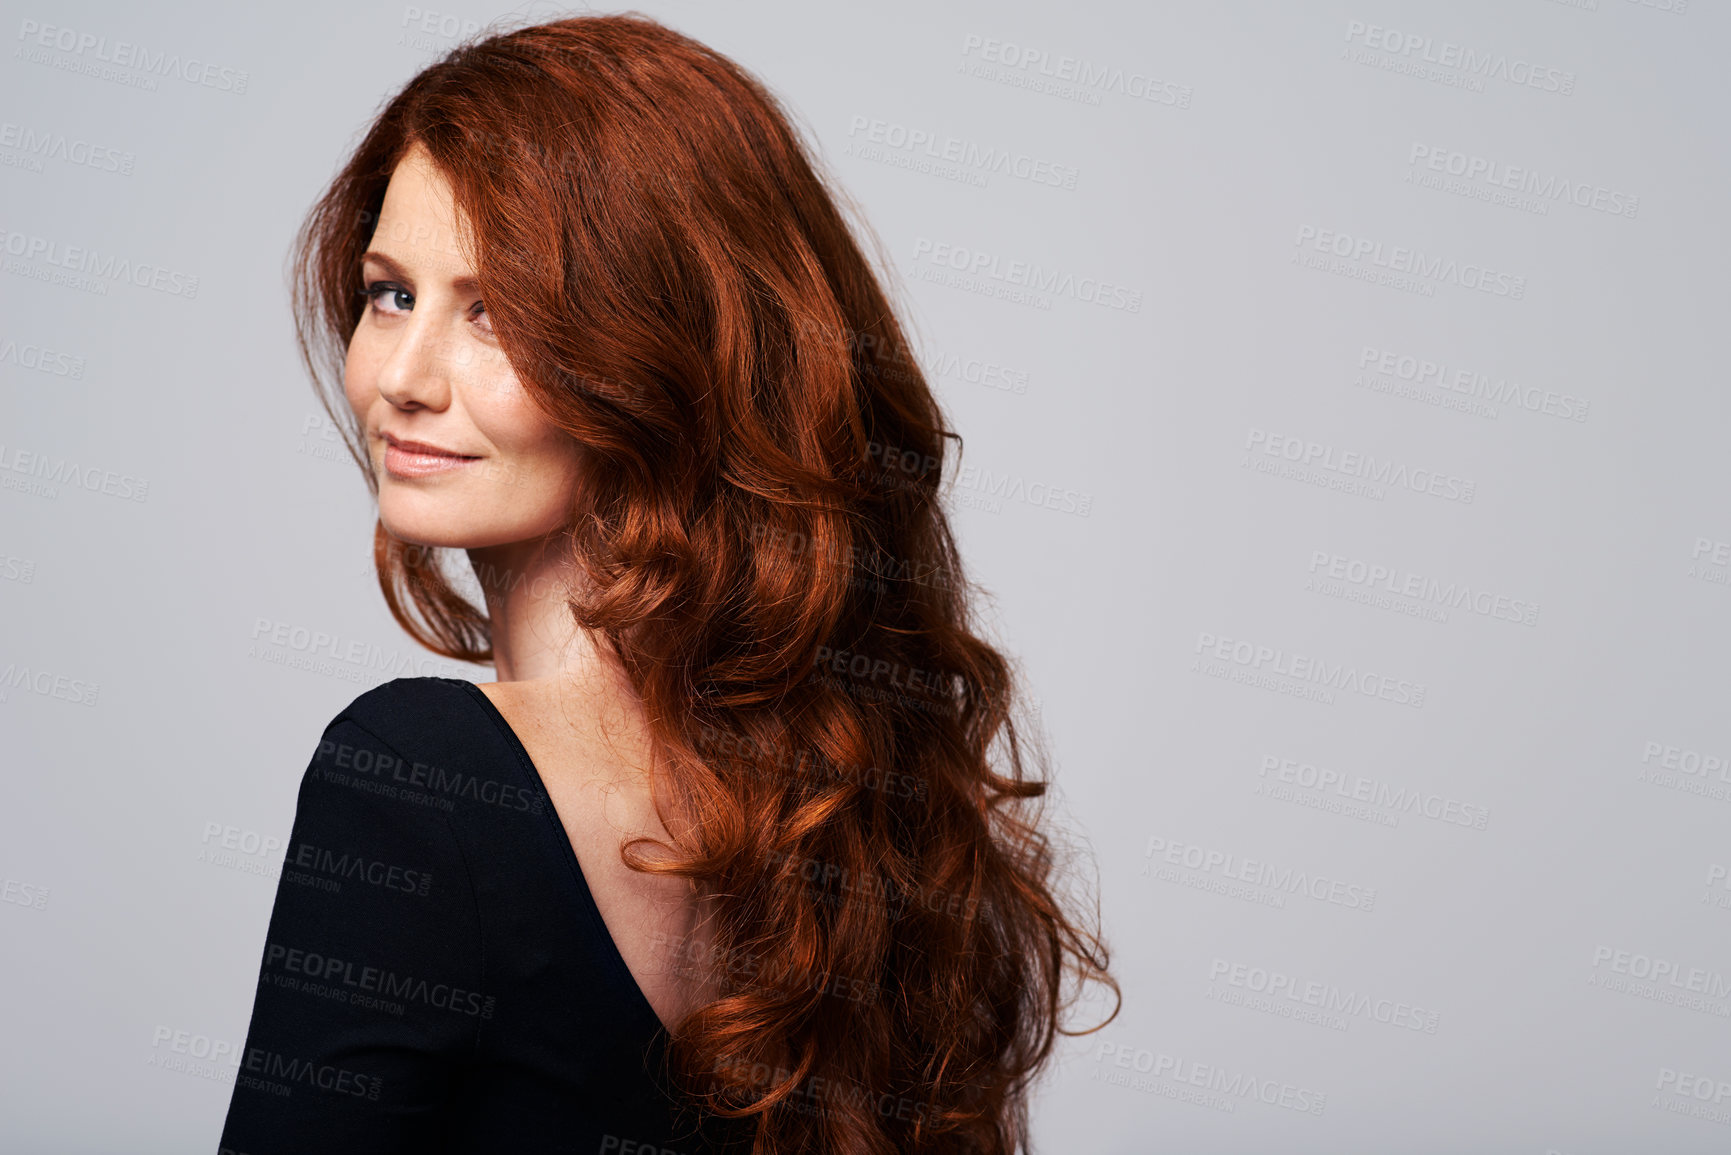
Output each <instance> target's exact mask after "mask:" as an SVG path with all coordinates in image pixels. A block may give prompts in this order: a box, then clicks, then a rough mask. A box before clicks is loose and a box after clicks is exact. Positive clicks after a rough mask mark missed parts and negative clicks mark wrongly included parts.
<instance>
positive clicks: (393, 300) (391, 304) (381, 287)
mask: <svg viewBox="0 0 1731 1155" xmlns="http://www.w3.org/2000/svg"><path fill="white" fill-rule="evenodd" d="M361 295H362V296H364V297H366V298H367V300H368V301H370V302H372V306H373V308H374V309H377V310H378V311H379V312H381V313H387V314H389V313H397V312H399V311H400V312H404V313H407V312H408V311H409V310H411V309H413V308H414V307H415V297H414V294H413V293H410V292H409V291H408V290H407V289H405V288H403V287H402V286H401V285H394V284H392V283H391V282H389V281H374V282H373V283H372V284H370V285H368V286H367V287H366V288H365V289H362V290H361ZM381 301H382V302H386V303H385V304H381V303H380V302H381Z"/></svg>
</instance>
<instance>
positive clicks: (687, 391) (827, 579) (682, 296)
mask: <svg viewBox="0 0 1731 1155" xmlns="http://www.w3.org/2000/svg"><path fill="white" fill-rule="evenodd" d="M416 143H418V144H420V145H422V146H424V147H425V148H426V149H427V150H428V152H429V153H430V154H431V156H432V158H433V160H434V162H435V163H436V164H437V166H438V167H439V168H440V169H441V170H442V172H443V173H444V174H445V176H446V178H447V179H448V180H449V181H450V182H451V185H452V188H453V190H454V194H455V198H456V201H457V205H458V209H459V211H460V212H461V213H462V215H463V217H464V220H465V222H466V224H467V226H468V231H469V234H470V238H471V244H472V263H473V265H474V268H475V271H476V274H477V276H478V278H479V280H480V283H481V291H482V295H483V298H484V299H485V301H486V303H487V309H488V312H489V314H490V316H491V318H492V323H493V327H494V331H495V332H496V334H497V336H498V339H499V342H500V344H501V347H502V349H503V350H504V352H505V355H506V356H507V357H508V359H509V361H510V364H511V366H512V368H513V369H514V371H515V372H516V374H517V376H518V377H519V379H520V380H521V381H522V382H523V384H524V386H525V388H526V389H527V390H528V391H529V392H530V394H531V395H532V396H533V397H534V399H535V401H536V403H537V404H538V405H539V406H540V407H541V408H542V409H543V410H544V411H545V413H546V415H547V417H548V418H549V419H550V420H551V421H553V422H554V423H556V424H557V425H558V426H559V427H560V428H561V429H563V430H564V431H565V432H566V433H568V434H570V436H572V437H573V438H575V439H576V440H577V441H578V442H580V443H581V444H582V445H583V446H584V447H585V450H586V452H585V455H584V460H585V462H586V472H585V474H584V477H583V483H582V485H581V486H580V492H579V493H578V495H577V497H576V499H575V500H576V507H575V508H574V509H572V510H571V519H570V523H569V529H568V531H567V534H566V538H565V539H564V540H566V541H568V543H569V548H570V549H571V550H572V551H573V553H574V556H575V559H576V560H577V562H578V564H579V566H580V568H581V572H582V573H583V575H584V577H585V579H586V580H585V582H584V583H583V584H584V589H583V590H582V592H581V594H579V593H577V592H575V591H573V592H572V594H571V595H570V610H571V612H572V614H573V615H574V616H575V619H576V621H577V622H578V623H579V624H580V625H581V626H582V627H583V628H584V629H586V630H587V631H589V632H590V633H591V635H592V636H593V637H594V638H596V639H597V641H598V642H601V643H602V644H603V650H604V652H607V653H610V654H611V655H612V656H613V657H616V658H617V660H618V662H619V663H620V665H621V666H622V667H623V669H624V671H625V673H626V675H627V676H628V677H629V680H630V683H631V685H632V686H633V687H634V688H635V690H636V692H637V693H638V694H639V695H640V696H641V698H642V700H643V702H644V704H645V706H646V711H645V712H646V715H647V717H648V718H649V719H650V724H651V726H652V729H653V733H652V740H653V746H654V750H655V767H654V772H655V773H656V774H657V775H662V776H664V777H663V778H662V779H661V780H660V781H661V782H662V783H663V785H664V786H670V787H671V794H670V797H672V798H676V799H677V800H678V801H679V805H680V806H681V807H682V808H683V811H682V813H683V815H684V816H688V817H689V818H691V819H694V822H693V832H692V833H691V834H690V835H689V836H682V837H681V838H679V839H676V840H675V843H676V845H674V846H671V847H666V848H665V849H666V850H668V851H671V853H670V854H668V853H663V854H661V855H658V856H655V857H654V858H653V860H652V859H651V858H650V857H648V856H646V855H645V854H644V853H643V847H642V846H641V845H639V842H641V841H642V840H639V842H633V843H631V844H628V845H627V846H625V847H624V848H623V850H622V853H623V855H624V857H625V860H626V861H627V862H628V863H629V864H630V865H631V866H632V867H633V868H635V869H639V870H652V871H656V872H660V873H664V874H672V875H681V876H684V877H686V878H688V879H690V880H691V881H692V883H693V884H694V885H695V887H696V888H697V890H698V892H699V893H701V894H703V895H705V896H707V899H708V901H709V902H711V903H712V904H713V906H712V909H713V911H714V921H713V925H712V928H711V929H712V933H713V936H714V937H713V941H712V942H711V943H709V944H707V945H706V946H705V948H704V952H703V957H702V958H701V959H700V960H697V961H698V962H700V963H701V964H702V973H704V974H705V975H707V976H709V978H710V979H711V980H712V981H713V982H714V984H715V985H714V986H713V987H712V988H710V989H711V990H712V991H714V993H715V995H716V997H714V998H713V999H712V1000H710V1001H708V1002H706V1003H705V1004H704V1005H702V1006H700V1007H698V1008H697V1009H695V1010H693V1011H692V1012H691V1013H690V1014H688V1015H687V1016H686V1017H684V1018H683V1019H682V1020H681V1021H680V1022H679V1023H678V1024H677V1025H676V1026H675V1027H674V1028H673V1029H672V1031H671V1032H670V1035H669V1040H670V1045H669V1048H668V1052H667V1053H668V1055H669V1057H670V1060H669V1061H670V1070H669V1071H668V1074H669V1075H670V1076H671V1077H673V1078H674V1079H676V1081H677V1083H678V1085H679V1086H680V1087H681V1088H682V1089H683V1091H684V1092H685V1094H686V1095H687V1096H688V1098H687V1100H686V1101H687V1102H688V1103H692V1104H695V1105H696V1106H697V1107H698V1108H700V1109H702V1110H706V1111H709V1112H712V1113H716V1114H720V1115H724V1116H729V1117H733V1118H735V1119H740V1120H747V1121H749V1123H747V1124H742V1125H747V1126H749V1128H750V1134H751V1136H752V1144H753V1147H752V1149H753V1151H754V1152H755V1153H756V1155H794V1153H795V1152H800V1153H806V1152H816V1153H824V1155H828V1153H836V1155H843V1153H846V1155H855V1153H858V1155H866V1153H871V1155H888V1153H891V1152H904V1153H926V1152H931V1153H937V1152H983V1153H994V1155H996V1153H1010V1152H1019V1151H1025V1150H1027V1148H1028V1143H1029V1140H1028V1094H1029V1091H1030V1088H1031V1086H1032V1083H1033V1080H1034V1079H1035V1078H1036V1077H1037V1076H1038V1075H1039V1074H1040V1072H1041V1071H1042V1069H1043V1068H1044V1067H1045V1065H1046V1063H1047V1061H1048V1059H1049V1058H1050V1056H1051V1052H1052V1050H1053V1046H1054V1042H1055V1039H1054V1035H1055V1033H1058V1032H1062V1033H1067V1034H1068V1033H1085V1032H1081V1031H1070V1030H1069V1029H1068V1028H1067V1027H1066V1026H1065V1019H1066V1017H1067V1015H1068V1012H1069V1011H1070V1010H1072V1009H1073V1008H1074V1006H1075V1005H1076V1004H1077V1002H1078V1000H1079V999H1080V997H1081V994H1082V988H1083V987H1084V986H1085V985H1086V984H1087V983H1088V982H1090V981H1092V982H1098V983H1101V984H1103V985H1104V987H1105V988H1106V989H1109V990H1110V991H1111V992H1112V994H1113V995H1114V996H1116V995H1117V992H1118V987H1117V984H1116V982H1115V980H1114V979H1113V978H1112V976H1111V975H1110V974H1109V973H1108V971H1107V963H1108V957H1107V951H1106V948H1105V945H1104V943H1103V941H1102V939H1101V937H1100V935H1099V933H1098V930H1097V918H1098V906H1097V904H1088V903H1085V902H1083V901H1082V900H1081V898H1080V897H1079V891H1078V890H1077V889H1076V888H1074V887H1072V886H1071V885H1069V880H1068V878H1067V873H1066V869H1065V866H1066V863H1067V862H1068V861H1069V855H1068V854H1067V853H1065V852H1064V847H1063V845H1062V843H1060V842H1059V841H1057V840H1055V839H1054V838H1053V837H1051V835H1050V832H1049V831H1046V830H1045V829H1044V827H1043V825H1042V822H1041V807H1042V802H1041V799H1042V796H1043V795H1044V793H1045V791H1046V783H1045V782H1044V781H1043V780H1042V779H1041V777H1040V776H1039V775H1038V774H1037V773H1036V772H1035V770H1036V769H1037V767H1035V766H1033V765H1031V764H1032V763H1035V762H1037V761H1038V760H1039V759H1038V747H1037V744H1036V743H1033V742H1031V741H1030V740H1029V739H1028V737H1027V735H1029V734H1031V733H1033V730H1032V728H1031V727H1028V726H1026V725H1024V726H1023V729H1022V734H1023V736H1022V737H1018V730H1017V726H1016V722H1015V717H1014V715H1015V713H1016V711H1015V709H1014V707H1015V705H1016V701H1017V698H1016V693H1015V680H1014V677H1013V671H1012V669H1011V667H1010V665H1009V663H1008V662H1007V661H1006V659H1005V658H1004V656H1003V655H1002V654H1000V653H999V652H998V651H997V650H996V649H995V648H994V647H993V646H991V645H990V644H988V643H987V642H986V641H985V640H983V639H982V637H981V636H980V633H981V629H980V625H979V622H978V620H977V618H976V613H975V609H974V606H975V604H976V602H977V600H978V598H977V596H976V595H975V594H974V593H973V592H972V587H971V586H970V585H969V583H968V582H967V581H966V580H965V579H964V576H963V572H962V565H961V562H960V559H959V557H958V553H957V549H956V545H955V542H954V539H953V537H952V534H951V530H950V526H949V523H948V521H947V519H946V516H945V513H944V510H943V507H942V505H941V499H942V496H943V495H942V492H941V483H942V481H943V479H944V477H945V475H946V469H947V468H949V466H948V464H947V463H946V456H947V455H946V448H947V446H948V445H949V444H950V442H952V441H955V442H956V452H957V453H959V439H957V438H956V436H955V434H954V433H953V432H951V431H950V430H949V429H948V428H947V426H946V424H945V421H944V418H943V415H942V413H941V412H940V410H939V407H938V405H937V402H936V399H935V398H934V396H933V394H932V390H931V388H930V387H929V385H928V384H927V382H926V380H925V378H924V376H923V374H922V373H921V371H920V368H919V366H918V364H917V363H916V361H915V359H914V358H913V357H912V356H911V355H910V353H909V351H908V345H907V342H906V341H905V339H904V335H903V332H902V328H901V326H900V325H899V324H898V322H897V319H896V317H895V315H894V312H893V311H892V309H891V307H890V303H889V301H888V299H887V298H886V295H885V293H884V290H883V288H882V285H881V284H880V282H879V279H878V276H877V274H876V273H875V272H874V266H873V265H872V264H871V263H870V262H868V261H867V259H866V258H865V256H864V255H863V254H862V251H861V249H860V247H859V244H858V243H857V242H856V239H855V236H854V234H853V233H851V232H850V231H849V227H848V224H847V223H846V221H845V219H844V217H843V215H842V213H841V211H840V210H839V209H838V202H839V203H846V202H845V201H841V199H840V194H838V193H836V192H834V191H832V190H831V189H830V188H828V187H826V184H825V182H824V181H823V180H821V179H820V177H819V174H818V171H817V169H816V167H815V165H814V162H813V159H812V157H811V156H810V155H808V152H807V150H806V149H805V147H803V146H802V144H801V141H800V138H799V137H798V136H797V135H796V133H795V131H794V130H793V129H792V127H791V126H790V121H789V118H788V116H787V114H786V112H785V111H784V110H783V109H782V108H781V106H780V105H779V104H778V102H777V101H776V99H775V98H774V97H773V96H772V95H771V94H770V93H769V92H768V91H767V90H766V89H765V88H764V86H763V85H762V84H761V83H760V82H759V81H758V80H756V79H755V78H754V77H752V76H751V75H750V74H748V73H747V72H746V71H745V70H743V69H742V68H740V67H739V66H738V65H736V64H735V63H733V62H732V61H730V60H728V59H727V58H725V57H723V56H721V55H719V54H718V53H716V52H714V51H712V50H711V49H709V48H707V47H705V46H704V45H702V44H699V43H697V42H696V41H694V40H692V39H690V38H688V37H686V36H683V35H680V34H678V33H676V32H673V31H671V30H669V29H668V28H666V27H663V26H662V25H660V24H658V23H656V22H654V21H652V20H650V19H647V18H645V17H642V16H639V15H637V14H629V15H622V16H583V17H578V18H574V19H568V20H561V21H558V22H554V23H549V24H542V25H537V26H533V27H526V28H520V29H516V30H512V31H508V32H504V33H500V34H497V35H493V36H491V37H490V38H486V39H480V40H477V41H474V42H471V43H467V44H464V45H461V46H459V47H457V48H456V49H454V50H453V51H451V52H450V53H449V54H448V55H446V56H445V57H444V58H443V59H441V60H439V61H438V62H436V63H434V64H432V65H430V66H429V67H427V68H426V69H425V70H424V71H422V72H421V73H420V74H419V75H417V76H415V77H414V78H413V79H412V80H411V81H410V82H409V83H408V84H407V85H406V86H405V87H404V88H403V89H402V91H401V92H400V93H398V94H397V95H396V96H395V97H393V98H391V99H390V100H389V101H388V102H387V103H386V105H385V107H384V108H383V110H382V111H381V112H380V113H379V114H378V116H377V118H376V119H375V121H374V122H373V123H372V125H371V127H370V128H369V130H368V131H367V132H366V133H365V136H364V139H362V141H361V142H360V144H359V146H358V147H357V149H356V150H355V152H354V154H353V156H352V157H351V159H349V160H348V162H347V163H346V165H345V166H344V167H343V168H342V169H341V171H340V173H339V174H338V175H337V177H336V178H335V180H334V181H333V183H332V184H331V186H330V188H329V189H328V191H327V192H326V193H325V195H324V196H323V197H322V199H320V200H319V201H318V203H317V204H316V206H315V207H314V209H313V210H312V211H311V213H310V214H309V216H308V218H307V220H306V222H305V224H304V225H303V226H302V229H301V232H300V235H299V238H298V241H297V245H296V249H295V255H294V260H293V280H294V290H295V291H294V300H295V314H296V326H297V333H298V336H299V339H300V345H301V351H302V354H303V356H304V357H305V359H306V362H307V365H308V368H309V369H310V370H311V371H312V374H313V377H314V380H315V385H316V386H317V387H318V388H319V391H320V397H321V400H323V402H324V404H325V406H326V409H327V411H328V412H329V413H330V415H331V417H332V419H333V420H334V421H336V422H337V423H338V424H339V426H341V427H342V428H343V429H344V430H345V433H346V435H347V437H348V440H349V447H350V450H351V452H352V453H353V454H354V455H355V458H356V461H357V462H358V463H359V464H360V465H361V467H362V469H363V470H364V471H365V472H366V473H367V476H368V481H369V484H370V485H372V486H373V488H374V490H375V492H376V489H377V479H376V477H374V476H373V474H372V472H371V467H370V464H369V462H368V459H367V456H366V453H365V450H364V448H363V444H362V442H361V440H360V434H359V431H358V429H356V428H355V426H354V422H353V419H352V416H351V415H350V414H349V412H348V410H347V407H346V406H345V405H343V404H341V403H340V402H339V401H338V399H339V398H340V397H341V389H340V382H341V371H342V359H343V352H344V349H345V348H346V346H347V343H348V340H349V338H350V336H351V335H352V334H353V333H354V330H355V326H356V324H357V322H358V321H359V319H360V316H361V311H362V306H363V303H364V302H363V299H362V297H361V295H360V294H359V292H358V291H357V290H358V289H359V287H360V281H359V278H360V258H361V254H362V253H363V252H364V251H365V250H366V248H367V245H368V242H369V240H370V237H371V233H372V229H373V225H374V223H375V222H376V221H377V218H378V213H379V210H380V207H381V205H382V203H383V200H384V194H385V187H386V185H387V183H388V182H389V180H390V176H391V172H392V170H393V168H394V167H395V166H396V163H397V161H398V160H399V159H400V158H401V157H402V156H403V155H404V153H405V152H406V151H407V150H408V149H409V148H410V147H411V146H412V145H414V144H416ZM850 209H851V206H850ZM860 235H862V236H866V237H871V235H872V234H871V233H870V230H869V229H867V228H865V227H864V226H863V224H862V225H861V234H860ZM875 243H876V242H875V239H874V244H875ZM878 253H879V259H880V261H881V260H882V256H881V253H882V250H881V246H879V248H878ZM375 559H376V562H377V568H378V574H379V582H380V587H381V589H382V590H383V591H384V595H385V599H386V601H387V602H388V604H389V605H390V608H391V611H392V613H393V614H394V615H395V617H396V618H397V620H398V621H399V622H400V623H401V624H402V626H403V628H404V629H406V630H407V631H408V632H409V633H410V634H411V635H412V636H414V637H415V638H416V639H417V640H418V641H419V642H421V643H422V644H423V645H425V646H426V647H427V648H429V649H431V650H433V651H434V652H436V653H439V654H442V655H444V656H446V657H450V658H455V659H461V660H465V661H471V662H480V663H486V662H489V661H490V660H491V658H492V651H491V643H490V638H489V629H488V621H487V618H486V616H485V614H484V612H483V611H482V610H480V609H478V608H477V607H476V606H475V605H473V604H472V603H471V602H470V601H468V600H466V599H465V597H464V596H462V595H461V594H460V593H459V592H458V591H457V590H456V589H455V588H454V587H453V585H452V584H451V582H450V581H449V580H447V577H446V575H445V573H444V571H443V570H442V569H441V567H440V565H439V564H438V560H437V558H436V557H435V556H434V554H433V552H432V551H427V550H423V549H420V548H417V547H414V546H410V545H408V544H406V543H404V542H401V541H398V540H395V539H393V538H392V537H391V536H390V535H389V534H388V533H386V532H385V530H384V528H383V526H382V525H379V526H378V527H376V529H375ZM1112 1014H1114V1015H1115V1014H1116V1006H1114V1009H1113V1012H1112ZM1107 1021H1110V1016H1108V1020H1107ZM1099 1025H1104V1024H1103V1023H1102V1024H1099ZM1090 1029H1098V1026H1096V1027H1094V1028H1090ZM573 1042H574V1044H575V1043H577V1042H579V1040H573Z"/></svg>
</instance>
